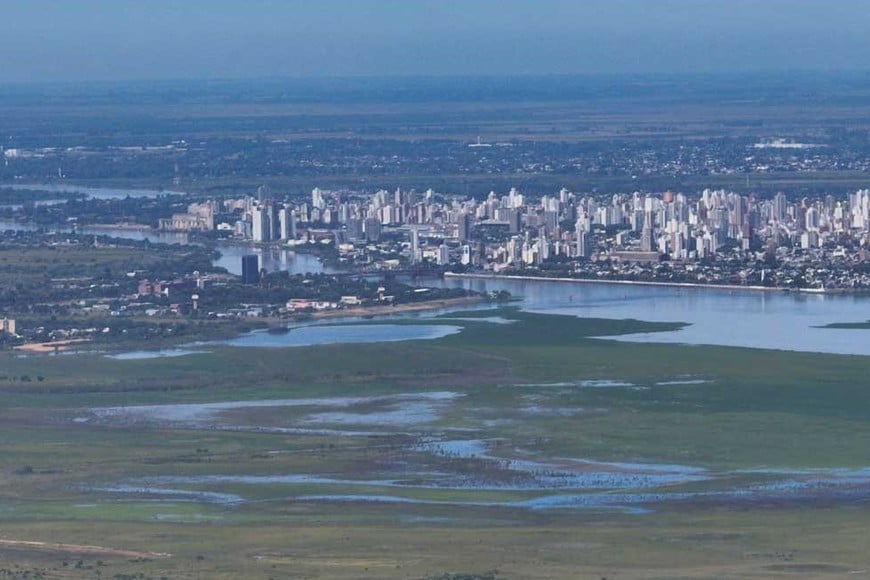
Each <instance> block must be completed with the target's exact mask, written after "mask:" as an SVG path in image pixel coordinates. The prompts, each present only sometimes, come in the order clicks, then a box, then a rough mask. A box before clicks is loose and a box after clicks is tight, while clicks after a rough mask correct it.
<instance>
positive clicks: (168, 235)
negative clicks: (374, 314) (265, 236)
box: [0, 220, 336, 276]
mask: <svg viewBox="0 0 870 580" xmlns="http://www.w3.org/2000/svg"><path fill="white" fill-rule="evenodd" d="M39 229H41V228H40V227H39V226H36V225H34V224H27V223H18V222H15V221H12V220H0V231H3V230H14V231H24V232H32V231H37V230H39ZM49 231H55V232H65V233H72V232H73V228H64V227H52V228H49ZM75 232H76V233H79V234H85V235H94V236H110V237H113V238H121V239H125V240H134V241H137V242H143V241H145V240H149V241H151V242H153V243H155V244H182V245H183V244H188V243H190V239H189V238H188V235H187V234H186V233H184V232H161V231H157V230H151V229H133V228H121V227H89V226H82V227H79V228H76V229H75ZM215 249H217V251H218V252H220V254H221V255H220V257H219V258H217V259H216V260H214V261H213V262H212V263H213V264H214V265H215V266H217V267H220V268H226V269H227V271H228V272H230V273H231V274H235V275H237V276H241V274H242V256H245V255H248V254H256V255H257V256H259V257H260V267H261V268H265V269H266V270H267V271H269V272H279V271H287V272H290V273H291V274H307V273H312V274H317V273H320V272H334V271H336V270H334V269H330V268H326V267H324V265H323V263H322V262H321V261H320V259H319V258H318V257H317V256H314V255H312V254H305V253H297V252H293V251H292V250H289V249H287V248H275V247H268V248H262V247H255V246H249V245H240V244H234V243H217V244H215Z"/></svg>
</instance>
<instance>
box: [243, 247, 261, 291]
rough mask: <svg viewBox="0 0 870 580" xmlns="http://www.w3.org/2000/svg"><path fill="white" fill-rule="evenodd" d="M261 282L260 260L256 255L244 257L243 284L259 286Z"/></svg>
mask: <svg viewBox="0 0 870 580" xmlns="http://www.w3.org/2000/svg"><path fill="white" fill-rule="evenodd" d="M259 282H260V258H259V257H258V256H257V255H256V254H248V255H246V256H242V283H243V284H257V283H259Z"/></svg>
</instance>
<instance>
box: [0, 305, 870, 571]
mask: <svg viewBox="0 0 870 580" xmlns="http://www.w3.org/2000/svg"><path fill="white" fill-rule="evenodd" d="M493 316H494V317H496V318H497V320H500V321H501V322H503V323H496V322H493V321H492V320H489V318H490V317H493ZM459 319H461V320H459ZM392 322H393V323H395V321H392ZM504 322H506V323H504ZM408 323H413V322H411V321H409V322H408ZM429 323H436V324H437V323H444V324H461V325H462V326H463V327H464V330H463V332H461V333H459V334H454V335H451V336H448V337H445V338H441V339H437V340H431V341H406V342H396V343H381V344H359V345H328V346H320V347H304V348H285V349H266V348H233V347H227V346H213V347H212V346H210V347H209V348H208V349H207V350H208V351H209V352H207V353H202V354H195V355H189V356H184V357H178V358H162V359H150V360H129V361H120V360H112V359H108V358H105V357H101V356H98V355H96V354H92V355H74V356H51V357H50V356H36V357H28V358H19V357H16V356H15V355H10V354H3V355H2V358H0V366H2V368H3V370H4V373H6V374H8V375H10V376H19V375H22V374H27V375H30V376H37V375H38V376H42V377H43V380H42V381H41V382H15V381H6V382H0V397H2V401H3V404H2V407H0V441H2V445H0V465H2V468H0V578H2V577H25V576H24V573H25V572H27V573H28V576H27V577H40V576H38V575H40V574H41V575H42V577H47V578H49V577H54V578H95V577H103V578H113V577H114V578H132V577H140V574H141V575H142V576H141V577H146V578H148V577H150V578H161V577H166V578H204V577H208V578H240V577H243V578H270V577H272V578H286V577H303V578H317V577H319V578H602V577H607V578H674V577H680V578H698V577H717V578H763V577H782V576H791V575H796V576H800V577H844V576H849V577H862V575H866V574H867V572H866V570H867V569H870V555H868V553H867V551H866V546H865V544H866V531H867V527H868V523H870V518H868V513H867V508H866V500H867V498H868V496H870V493H868V490H870V471H868V469H867V468H868V467H870V465H868V456H867V449H868V448H870V423H868V419H870V404H868V403H870V384H868V382H867V376H868V373H870V359H868V358H867V357H849V356H837V355H824V354H807V353H790V352H778V351H758V350H748V349H736V348H724V347H690V346H680V345H665V344H635V343H622V342H616V341H608V340H603V339H599V338H592V337H600V336H607V335H617V334H623V333H634V332H640V331H645V332H651V331H666V330H669V329H672V328H676V327H678V326H679V325H669V324H660V323H657V324H652V323H644V322H639V321H613V320H598V319H575V318H570V317H562V316H554V315H539V314H529V313H524V312H520V311H518V310H516V309H513V308H503V309H500V310H497V311H485V312H481V311H471V312H463V313H449V314H445V315H443V316H442V317H440V318H435V319H427V324H429ZM28 542H31V543H28ZM32 542H41V544H35V543H32ZM4 575H5V576H4Z"/></svg>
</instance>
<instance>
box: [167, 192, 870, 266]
mask: <svg viewBox="0 0 870 580" xmlns="http://www.w3.org/2000/svg"><path fill="white" fill-rule="evenodd" d="M189 216H190V217H189V218H188V221H189V222H190V223H191V224H194V223H195V224H197V226H196V227H197V228H198V227H199V226H198V224H199V223H200V222H199V221H197V220H202V222H207V221H213V222H216V223H215V225H214V228H215V229H219V230H229V231H231V232H232V234H233V235H234V236H236V237H237V238H239V239H244V240H250V241H253V242H260V243H269V242H280V243H290V244H294V243H300V242H304V241H312V240H314V239H316V238H318V237H321V238H322V237H324V236H326V237H327V238H329V239H331V240H332V241H334V242H335V243H336V245H337V247H339V248H340V249H342V250H343V251H346V252H356V253H357V254H365V253H366V252H367V251H368V252H372V253H374V252H376V251H377V252H380V253H379V255H381V256H383V255H389V254H390V253H393V254H398V255H399V256H400V257H401V258H402V259H403V260H405V261H406V262H407V263H410V264H421V263H424V262H427V263H432V264H436V265H439V266H445V267H447V266H465V267H471V268H478V269H483V270H491V271H495V272H499V271H503V270H507V269H516V268H534V267H537V266H541V265H543V264H545V263H548V262H553V261H576V262H589V261H591V262H604V261H607V262H608V263H611V262H621V263H644V262H650V263H652V262H659V261H661V260H670V261H675V262H684V263H692V262H709V261H711V260H712V261H715V260H717V258H719V257H721V256H723V255H727V256H729V257H734V256H735V255H743V256H755V255H759V254H762V253H765V252H766V253H774V254H775V253H777V252H778V255H779V256H780V257H782V256H783V255H785V256H786V257H787V256H788V255H789V254H791V253H794V252H800V251H817V252H820V253H821V254H822V255H824V254H825V252H828V251H830V252H831V253H832V254H833V253H837V252H838V253H840V254H843V253H850V255H853V256H856V257H857V258H858V259H859V260H864V259H866V257H867V251H868V249H870V190H868V189H863V190H858V191H856V192H854V193H852V194H850V195H848V196H846V197H843V198H835V197H833V196H830V195H828V196H826V197H824V198H819V199H808V198H803V199H800V200H790V199H788V198H787V197H786V195H785V194H783V193H779V194H777V195H775V196H774V197H773V198H770V199H760V198H755V197H752V196H744V195H739V194H737V193H733V192H728V191H724V190H709V189H707V190H704V191H702V192H701V193H700V194H697V195H693V196H689V195H686V194H683V193H673V192H670V191H665V192H663V193H660V194H643V193H639V192H634V193H631V194H613V195H607V196H601V195H579V194H575V193H573V192H570V191H568V190H567V189H562V190H561V191H559V192H557V193H556V194H553V195H542V196H535V197H532V196H529V195H524V194H523V193H520V192H519V191H517V190H516V189H511V190H510V191H508V192H507V193H506V194H504V195H498V194H496V193H495V192H491V193H490V194H489V195H488V196H487V197H486V198H485V199H482V200H476V199H470V198H465V197H462V196H455V195H443V194H436V193H435V192H434V191H433V190H431V189H430V190H427V191H425V192H416V191H413V190H411V191H404V190H396V191H394V192H388V191H386V190H379V191H377V192H375V193H373V194H365V193H359V192H349V191H341V192H326V191H323V190H321V189H318V188H315V189H314V190H313V191H312V192H311V196H310V199H306V200H302V201H299V200H293V201H280V202H279V201H276V200H275V199H273V198H272V196H271V195H270V194H268V191H264V188H261V190H260V191H258V195H257V196H256V197H254V196H248V197H244V198H241V199H232V200H224V201H222V202H220V203H218V202H212V201H209V202H205V203H202V204H191V208H190V210H189ZM216 216H219V218H220V219H216ZM172 221H173V223H178V224H181V223H184V219H183V218H182V217H181V216H174V217H173V218H172ZM191 229H194V228H191ZM386 249H389V251H385V250H386Z"/></svg>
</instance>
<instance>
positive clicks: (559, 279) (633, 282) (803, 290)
mask: <svg viewBox="0 0 870 580" xmlns="http://www.w3.org/2000/svg"><path fill="white" fill-rule="evenodd" d="M444 277H445V278H470V279H483V280H518V281H532V282H578V283H582V284H621V285H628V286H665V287H672V288H697V289H703V290H749V291H752V292H800V293H804V294H850V293H854V294H860V293H861V292H852V291H849V290H826V289H824V288H781V287H777V286H741V285H739V284H693V283H691V282H656V281H650V280H607V279H605V280H600V279H595V280H592V279H589V278H564V277H547V276H517V275H514V274H467V273H459V272H445V273H444Z"/></svg>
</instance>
